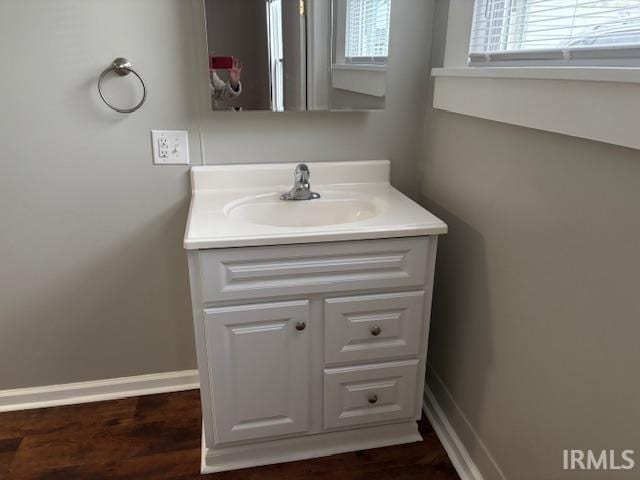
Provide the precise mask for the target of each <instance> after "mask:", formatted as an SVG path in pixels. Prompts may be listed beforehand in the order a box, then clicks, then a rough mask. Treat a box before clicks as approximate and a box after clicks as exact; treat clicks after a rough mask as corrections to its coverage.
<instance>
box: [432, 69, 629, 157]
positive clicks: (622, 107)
mask: <svg viewBox="0 0 640 480" xmlns="http://www.w3.org/2000/svg"><path fill="white" fill-rule="evenodd" d="M432 75H433V77H434V81H435V85H434V99H433V106H434V108H438V109H442V110H447V111H450V112H454V113H460V114H463V115H470V116H473V117H478V118H485V119H488V120H494V121H498V122H503V123H510V124H514V125H520V126H523V127H530V128H535V129H539V130H545V131H550V132H555V133H561V134H565V135H572V136H576V137H581V138H587V139H591V140H597V141H601V142H606V143H612V144H615V145H621V146H625V147H631V148H635V149H640V135H638V130H637V121H636V112H638V111H639V109H640V69H638V68H597V67H495V68H492V67H459V68H436V69H433V71H432Z"/></svg>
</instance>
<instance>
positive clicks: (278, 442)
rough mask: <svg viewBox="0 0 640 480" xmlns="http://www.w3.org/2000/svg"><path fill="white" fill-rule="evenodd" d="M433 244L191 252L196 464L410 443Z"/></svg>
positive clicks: (207, 466) (395, 241) (396, 241)
mask: <svg viewBox="0 0 640 480" xmlns="http://www.w3.org/2000/svg"><path fill="white" fill-rule="evenodd" d="M436 244H437V237H436V236H416V237H405V238H388V239H376V240H356V241H338V242H326V243H310V244H298V245H276V246H256V247H239V248H213V249H202V250H197V249H194V250H190V251H189V253H188V255H189V273H190V280H191V292H192V303H193V312H194V321H195V332H196V343H197V354H198V368H199V374H200V382H201V399H202V409H203V429H204V435H203V458H202V462H203V463H202V470H203V472H205V473H207V472H215V471H222V470H229V469H234V468H244V467H249V466H256V465H263V464H268V463H277V462H282V461H291V460H299V459H304V458H312V457H318V456H323V455H330V454H334V453H340V452H345V451H353V450H361V449H366V448H375V447H381V446H387V445H393V444H399V443H406V442H412V441H418V440H420V435H419V433H418V430H417V424H416V420H417V419H419V418H420V415H421V409H422V395H423V388H424V375H425V361H426V351H427V337H428V331H429V315H430V307H431V294H432V285H433V274H434V264H435V256H436Z"/></svg>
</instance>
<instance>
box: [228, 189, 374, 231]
mask: <svg viewBox="0 0 640 480" xmlns="http://www.w3.org/2000/svg"><path fill="white" fill-rule="evenodd" d="M322 195H323V196H322V198H320V199H318V200H300V201H284V200H280V198H279V197H280V194H279V193H269V194H265V195H258V196H253V197H249V198H244V199H240V200H237V201H234V202H231V203H229V204H228V205H227V206H226V207H225V214H226V215H227V216H229V217H231V218H234V219H237V220H241V221H244V222H248V223H254V224H258V225H270V226H274V227H317V226H327V225H342V224H345V223H355V222H361V221H363V220H367V219H369V218H373V217H375V216H376V215H378V213H379V212H380V208H379V206H378V205H376V202H375V201H374V200H373V199H370V198H366V197H363V196H357V195H348V194H344V193H340V194H336V193H331V192H322Z"/></svg>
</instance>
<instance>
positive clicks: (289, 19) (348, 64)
mask: <svg viewBox="0 0 640 480" xmlns="http://www.w3.org/2000/svg"><path fill="white" fill-rule="evenodd" d="M205 8H206V20H207V43H208V50H209V54H210V57H209V80H210V90H211V105H212V108H213V109H214V110H219V111H240V110H272V111H276V112H282V111H307V110H319V111H322V110H324V111H326V110H379V109H384V108H385V100H386V88H387V86H386V83H387V81H386V72H387V61H388V53H389V38H390V19H391V0H242V1H229V0H205Z"/></svg>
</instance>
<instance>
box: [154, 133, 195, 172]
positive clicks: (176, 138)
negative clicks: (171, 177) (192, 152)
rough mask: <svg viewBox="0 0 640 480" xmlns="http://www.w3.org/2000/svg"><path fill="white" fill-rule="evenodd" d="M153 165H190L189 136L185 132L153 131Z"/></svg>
mask: <svg viewBox="0 0 640 480" xmlns="http://www.w3.org/2000/svg"><path fill="white" fill-rule="evenodd" d="M151 143H152V147H153V163H154V164H156V165H189V134H188V133H187V132H186V131H184V130H151Z"/></svg>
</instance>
